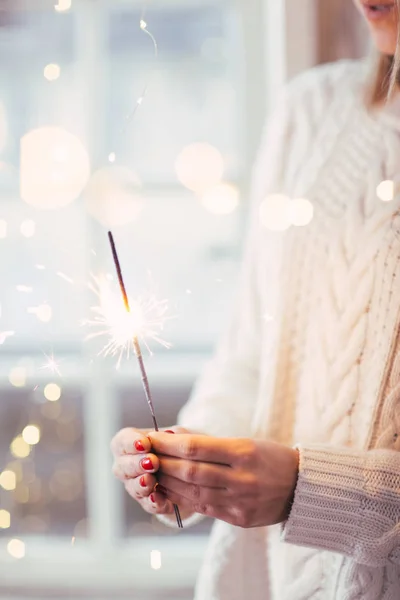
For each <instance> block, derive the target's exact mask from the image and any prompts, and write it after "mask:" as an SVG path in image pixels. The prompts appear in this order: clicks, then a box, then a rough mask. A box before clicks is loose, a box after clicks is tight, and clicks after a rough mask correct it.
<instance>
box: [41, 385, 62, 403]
mask: <svg viewBox="0 0 400 600" xmlns="http://www.w3.org/2000/svg"><path fill="white" fill-rule="evenodd" d="M43 393H44V397H45V398H46V400H48V401H49V402H57V400H59V399H60V398H61V388H60V386H59V385H57V384H56V383H48V384H47V385H46V387H45V388H44V391H43Z"/></svg>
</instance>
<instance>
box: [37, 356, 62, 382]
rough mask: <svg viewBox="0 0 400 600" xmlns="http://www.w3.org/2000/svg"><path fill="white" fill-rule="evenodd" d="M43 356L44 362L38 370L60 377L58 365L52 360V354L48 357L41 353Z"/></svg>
mask: <svg viewBox="0 0 400 600" xmlns="http://www.w3.org/2000/svg"><path fill="white" fill-rule="evenodd" d="M43 354H44V356H45V358H46V362H45V364H44V365H42V366H41V367H40V370H41V371H42V370H48V371H50V372H51V373H53V375H54V373H57V375H58V376H59V377H61V371H60V363H59V362H58V361H57V360H56V359H55V358H54V354H53V353H51V354H50V356H49V355H48V354H46V353H45V352H43Z"/></svg>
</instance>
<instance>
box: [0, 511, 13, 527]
mask: <svg viewBox="0 0 400 600" xmlns="http://www.w3.org/2000/svg"><path fill="white" fill-rule="evenodd" d="M10 526H11V515H10V513H9V512H8V510H4V509H2V510H0V529H8V528H9V527H10Z"/></svg>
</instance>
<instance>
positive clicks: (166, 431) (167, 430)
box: [165, 429, 175, 433]
mask: <svg viewBox="0 0 400 600" xmlns="http://www.w3.org/2000/svg"><path fill="white" fill-rule="evenodd" d="M165 433H175V431H172V429H166V430H165Z"/></svg>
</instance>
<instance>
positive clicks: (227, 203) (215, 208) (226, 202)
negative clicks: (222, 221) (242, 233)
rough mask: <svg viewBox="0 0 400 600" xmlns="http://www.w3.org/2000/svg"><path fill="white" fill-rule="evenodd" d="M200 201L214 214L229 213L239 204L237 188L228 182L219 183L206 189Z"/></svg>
mask: <svg viewBox="0 0 400 600" xmlns="http://www.w3.org/2000/svg"><path fill="white" fill-rule="evenodd" d="M201 202H202V204H203V206H204V207H205V208H206V209H207V210H208V211H209V212H211V213H213V214H214V215H229V214H231V213H233V212H234V211H235V210H236V209H237V207H238V206H239V190H238V188H237V187H235V186H234V185H230V184H229V183H220V184H218V185H216V186H215V187H213V188H211V189H209V190H207V191H206V192H205V194H204V195H203V196H202V198H201Z"/></svg>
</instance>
